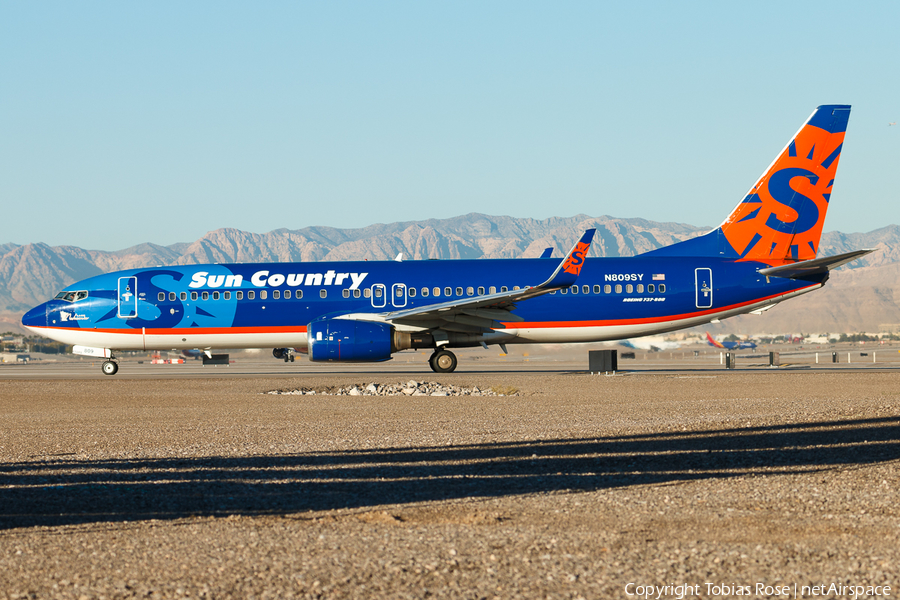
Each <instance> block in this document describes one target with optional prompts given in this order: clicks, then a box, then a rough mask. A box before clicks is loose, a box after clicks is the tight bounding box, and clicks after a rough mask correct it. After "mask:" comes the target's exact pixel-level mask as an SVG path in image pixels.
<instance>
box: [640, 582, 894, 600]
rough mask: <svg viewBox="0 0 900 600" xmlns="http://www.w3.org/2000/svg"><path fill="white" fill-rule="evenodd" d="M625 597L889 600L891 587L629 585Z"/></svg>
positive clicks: (834, 584)
mask: <svg viewBox="0 0 900 600" xmlns="http://www.w3.org/2000/svg"><path fill="white" fill-rule="evenodd" d="M625 595H626V596H629V597H636V598H643V599H644V600H649V599H650V598H653V599H654V600H662V599H663V598H674V599H675V600H684V599H685V598H693V597H702V598H717V597H721V598H726V597H727V598H733V597H735V596H746V597H753V598H785V597H787V598H822V597H828V598H849V599H851V600H857V598H877V597H882V596H883V597H889V596H890V595H891V586H889V585H845V584H843V583H822V584H820V585H797V584H796V583H795V584H777V585H768V584H765V583H755V584H753V585H741V584H737V583H710V582H706V583H698V584H694V585H691V584H687V583H682V584H679V585H640V584H637V583H629V584H628V585H626V586H625Z"/></svg>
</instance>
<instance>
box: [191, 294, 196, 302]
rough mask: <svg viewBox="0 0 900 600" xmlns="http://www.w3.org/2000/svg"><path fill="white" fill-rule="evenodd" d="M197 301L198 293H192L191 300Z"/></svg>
mask: <svg viewBox="0 0 900 600" xmlns="http://www.w3.org/2000/svg"><path fill="white" fill-rule="evenodd" d="M196 299H197V292H191V300H196Z"/></svg>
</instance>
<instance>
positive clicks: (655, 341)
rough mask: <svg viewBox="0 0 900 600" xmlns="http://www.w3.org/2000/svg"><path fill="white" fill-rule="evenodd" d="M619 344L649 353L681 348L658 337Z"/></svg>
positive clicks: (676, 343)
mask: <svg viewBox="0 0 900 600" xmlns="http://www.w3.org/2000/svg"><path fill="white" fill-rule="evenodd" d="M619 343H620V344H622V345H623V346H625V347H626V348H631V349H632V350H648V351H650V352H659V351H660V350H674V349H676V348H678V347H680V346H681V344H679V343H678V342H669V341H667V340H665V339H664V338H663V337H662V336H659V335H648V336H645V337H639V338H634V339H631V340H623V341H621V342H619Z"/></svg>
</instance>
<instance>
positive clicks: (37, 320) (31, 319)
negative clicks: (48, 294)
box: [22, 303, 47, 327]
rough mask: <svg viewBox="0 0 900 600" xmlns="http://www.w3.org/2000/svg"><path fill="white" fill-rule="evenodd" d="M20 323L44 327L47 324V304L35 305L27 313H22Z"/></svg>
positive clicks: (26, 325)
mask: <svg viewBox="0 0 900 600" xmlns="http://www.w3.org/2000/svg"><path fill="white" fill-rule="evenodd" d="M22 325H24V326H25V327H46V326H47V304H46V303H44V304H41V305H40V306H35V307H34V308H32V309H31V310H29V311H28V312H27V313H25V314H24V315H22Z"/></svg>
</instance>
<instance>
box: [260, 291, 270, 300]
mask: <svg viewBox="0 0 900 600" xmlns="http://www.w3.org/2000/svg"><path fill="white" fill-rule="evenodd" d="M268 296H269V292H267V291H266V290H259V299H260V300H265V299H266V298H267V297H268Z"/></svg>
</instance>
